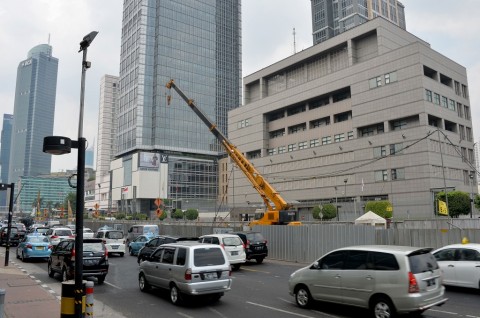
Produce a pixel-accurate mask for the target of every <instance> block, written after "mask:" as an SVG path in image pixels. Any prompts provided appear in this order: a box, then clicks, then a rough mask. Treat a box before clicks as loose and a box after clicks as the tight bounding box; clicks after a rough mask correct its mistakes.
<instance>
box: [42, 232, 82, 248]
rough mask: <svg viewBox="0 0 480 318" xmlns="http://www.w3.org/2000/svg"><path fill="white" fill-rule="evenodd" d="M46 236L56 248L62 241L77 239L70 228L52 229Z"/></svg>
mask: <svg viewBox="0 0 480 318" xmlns="http://www.w3.org/2000/svg"><path fill="white" fill-rule="evenodd" d="M45 236H46V237H48V240H49V241H50V244H52V245H54V246H55V245H57V244H58V243H60V241H61V240H65V239H68V238H74V237H75V236H74V234H73V231H72V229H71V228H68V227H51V228H49V229H48V231H47V232H45Z"/></svg>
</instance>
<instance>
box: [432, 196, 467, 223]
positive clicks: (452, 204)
mask: <svg viewBox="0 0 480 318" xmlns="http://www.w3.org/2000/svg"><path fill="white" fill-rule="evenodd" d="M436 198H437V200H442V201H444V202H446V200H445V192H439V193H437V196H436ZM447 198H448V215H449V216H450V217H452V218H458V217H459V216H460V215H469V214H470V211H471V209H472V205H471V204H470V203H471V202H470V194H469V193H467V192H463V191H450V192H448V193H447ZM436 203H437V206H438V201H437V202H436Z"/></svg>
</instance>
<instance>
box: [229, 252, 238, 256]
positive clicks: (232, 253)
mask: <svg viewBox="0 0 480 318" xmlns="http://www.w3.org/2000/svg"><path fill="white" fill-rule="evenodd" d="M230 255H232V256H233V255H238V251H233V252H231V253H230Z"/></svg>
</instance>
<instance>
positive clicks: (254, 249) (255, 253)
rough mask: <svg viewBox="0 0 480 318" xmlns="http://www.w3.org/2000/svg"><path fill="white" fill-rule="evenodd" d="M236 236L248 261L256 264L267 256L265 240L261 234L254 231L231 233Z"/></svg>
mask: <svg viewBox="0 0 480 318" xmlns="http://www.w3.org/2000/svg"><path fill="white" fill-rule="evenodd" d="M232 234H236V235H238V236H239V237H240V238H241V239H242V241H243V244H245V255H246V258H247V261H248V260H252V259H254V260H256V262H257V263H258V264H261V263H262V262H263V259H264V258H265V257H267V256H268V246H267V240H266V239H265V238H264V237H263V235H262V233H260V232H255V231H243V232H232Z"/></svg>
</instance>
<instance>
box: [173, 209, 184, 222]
mask: <svg viewBox="0 0 480 318" xmlns="http://www.w3.org/2000/svg"><path fill="white" fill-rule="evenodd" d="M183 215H184V214H183V211H182V209H175V211H173V212H172V218H174V219H176V220H179V219H183Z"/></svg>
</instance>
